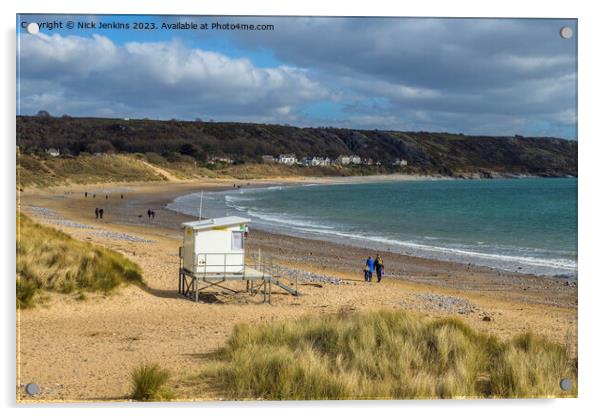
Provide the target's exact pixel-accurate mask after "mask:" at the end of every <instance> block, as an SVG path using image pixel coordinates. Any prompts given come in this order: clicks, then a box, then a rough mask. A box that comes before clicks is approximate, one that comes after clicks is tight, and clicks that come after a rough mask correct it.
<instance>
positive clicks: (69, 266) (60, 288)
mask: <svg viewBox="0 0 602 416" xmlns="http://www.w3.org/2000/svg"><path fill="white" fill-rule="evenodd" d="M127 282H135V283H141V282H142V275H141V272H140V268H139V267H138V265H136V264H135V263H133V262H132V261H130V260H128V259H127V258H125V257H124V256H123V255H121V254H120V253H117V252H115V251H112V250H109V249H106V248H103V247H99V246H95V245H92V244H90V243H86V242H82V241H79V240H75V239H73V238H71V237H70V236H68V235H67V234H65V233H63V232H61V231H59V230H56V229H54V228H51V227H46V226H43V225H40V224H37V223H35V222H34V221H32V220H31V219H29V218H28V217H27V216H25V215H23V214H19V216H18V217H17V307H20V308H28V307H32V306H34V305H35V303H36V300H37V299H38V293H39V291H40V290H48V291H54V292H60V293H72V292H76V291H77V292H79V293H80V298H82V299H83V298H84V297H85V295H83V292H84V291H89V292H102V293H109V292H111V291H112V290H113V289H115V288H116V287H117V286H119V285H120V284H122V283H127ZM82 295H83V296H82Z"/></svg>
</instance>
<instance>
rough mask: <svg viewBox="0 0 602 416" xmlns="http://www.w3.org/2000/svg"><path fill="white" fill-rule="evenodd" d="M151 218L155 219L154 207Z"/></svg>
mask: <svg viewBox="0 0 602 416" xmlns="http://www.w3.org/2000/svg"><path fill="white" fill-rule="evenodd" d="M151 218H152V219H153V220H154V219H155V210H154V209H152V210H151Z"/></svg>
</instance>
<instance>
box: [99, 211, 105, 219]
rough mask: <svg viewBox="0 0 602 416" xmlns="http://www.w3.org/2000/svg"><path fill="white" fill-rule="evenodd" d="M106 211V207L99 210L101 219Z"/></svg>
mask: <svg viewBox="0 0 602 416" xmlns="http://www.w3.org/2000/svg"><path fill="white" fill-rule="evenodd" d="M104 213H105V210H104V209H102V208H101V209H99V210H98V215H100V219H101V220H102V216H103V214H104Z"/></svg>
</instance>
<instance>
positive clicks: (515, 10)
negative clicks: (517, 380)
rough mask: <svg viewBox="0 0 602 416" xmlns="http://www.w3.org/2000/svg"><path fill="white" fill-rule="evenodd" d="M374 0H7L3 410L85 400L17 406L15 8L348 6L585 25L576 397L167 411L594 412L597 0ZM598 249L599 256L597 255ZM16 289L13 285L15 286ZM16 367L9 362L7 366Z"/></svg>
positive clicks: (75, 411) (151, 10) (67, 410)
mask: <svg viewBox="0 0 602 416" xmlns="http://www.w3.org/2000/svg"><path fill="white" fill-rule="evenodd" d="M393 3H394V2H392V1H386V0H370V1H367V2H366V1H364V2H351V1H349V0H348V1H324V0H304V1H297V2H296V3H293V2H286V1H284V0H271V1H270V0H254V1H250V0H233V1H228V2H225V1H223V0H222V1H219V0H204V1H200V0H199V1H196V2H193V1H192V0H165V1H156V2H142V1H125V0H119V1H115V0H87V1H82V2H74V1H68V0H54V1H52V2H48V1H40V0H38V1H35V0H20V1H18V3H17V2H16V1H14V2H13V3H12V4H7V2H2V3H1V6H0V7H1V8H2V13H1V15H0V16H1V17H0V19H1V20H2V30H3V35H4V36H3V37H2V38H3V42H2V48H3V54H2V58H3V59H2V62H3V65H2V68H1V71H2V82H3V88H2V91H4V92H5V94H4V97H3V99H2V100H1V101H0V106H1V111H0V115H1V117H2V127H3V129H2V131H3V133H4V136H3V137H2V140H1V143H2V149H1V153H0V157H1V158H2V161H3V162H4V163H2V166H4V168H5V169H4V173H3V175H2V178H3V180H2V181H1V183H2V191H1V193H0V195H3V196H4V197H5V198H3V200H4V201H3V202H2V203H1V204H0V214H1V217H2V219H3V221H4V225H5V227H4V230H5V232H4V235H3V238H2V240H1V244H2V250H0V253H1V256H2V261H1V264H2V266H3V269H4V271H5V273H3V282H4V286H3V289H4V290H3V291H2V294H3V302H2V314H3V319H2V332H1V334H2V361H3V365H2V367H1V368H2V369H4V371H2V376H1V383H2V384H1V388H0V392H1V394H2V399H3V405H4V407H7V408H8V411H7V412H6V413H5V414H13V413H16V414H30V413H38V412H44V413H45V414H50V415H54V414H56V415H80V414H81V413H82V408H81V407H82V406H81V405H79V406H78V405H52V406H45V407H42V408H40V407H36V406H28V407H22V406H19V407H16V408H15V402H14V388H15V387H14V380H15V378H14V374H15V373H14V368H15V358H14V351H15V347H14V331H15V321H14V310H15V309H14V292H13V290H14V289H13V288H14V286H13V283H12V282H13V280H12V276H13V273H14V270H15V267H14V266H15V263H14V253H15V239H14V236H15V225H14V218H15V161H14V155H15V142H14V140H15V139H14V137H15V136H14V132H15V117H14V114H15V65H14V63H15V14H16V13H17V12H21V13H70V14H73V13H84V14H88V13H108V14H112V13H115V14H117V13H130V14H138V13H147V14H215V15H227V14H231V15H235V14H236V15H241V14H245V15H263V14H267V15H345V16H386V15H390V16H456V17H484V16H486V17H559V18H578V19H579V24H578V30H579V32H580V33H579V87H580V88H579V110H580V111H579V142H580V143H579V165H580V169H579V173H580V175H579V176H580V177H579V276H580V279H579V286H580V290H579V318H580V320H579V361H580V363H581V366H580V372H579V396H580V397H579V399H565V400H498V401H437V402H429V401H427V402H418V401H406V402H378V403H375V402H308V403H292V404H290V403H236V404H231V403H228V404H226V403H198V404H179V405H177V404H173V405H169V406H168V407H169V408H170V410H168V411H170V412H173V413H179V414H195V415H197V416H198V414H199V412H203V413H205V414H207V413H210V414H212V415H213V414H241V413H243V412H244V414H245V415H259V414H260V415H262V416H266V415H282V414H283V413H284V412H286V414H287V415H304V416H306V415H307V413H308V412H311V413H315V414H327V413H333V412H337V413H339V412H340V413H345V414H347V415H356V414H364V413H366V412H369V411H371V410H372V409H373V408H374V409H375V410H376V411H377V412H379V414H396V415H398V414H400V413H402V412H403V413H417V412H420V414H421V415H422V414H425V415H429V414H438V415H441V414H442V413H444V414H445V415H446V416H447V415H448V414H462V415H471V414H477V415H481V416H482V415H483V413H484V412H486V413H487V415H488V416H489V415H498V414H500V415H502V414H503V415H507V414H508V413H516V412H519V413H523V412H526V411H528V412H536V413H541V412H545V413H546V414H548V415H555V414H562V415H566V414H568V413H571V414H582V413H583V414H588V413H593V409H595V408H597V407H599V406H597V405H599V404H600V400H599V397H600V396H601V395H600V394H599V393H598V391H597V389H598V388H599V387H600V386H601V383H600V381H599V380H600V378H601V376H602V374H601V373H600V370H601V368H600V362H601V361H602V360H601V359H600V354H601V353H600V346H601V344H602V343H601V342H600V341H601V338H602V336H601V335H600V332H601V331H600V327H601V325H600V321H599V316H600V307H601V306H602V305H601V303H600V301H599V300H598V296H600V295H599V294H602V290H601V283H600V282H601V281H602V274H601V273H600V272H599V268H597V267H596V266H597V264H596V257H597V256H596V255H597V254H598V253H597V251H598V247H597V245H596V243H597V240H598V239H597V238H596V236H598V235H599V233H600V231H601V230H600V215H599V214H598V212H597V211H599V210H598V209H597V208H598V206H597V204H596V203H597V202H598V195H599V194H600V189H601V188H602V187H601V185H600V183H599V179H600V171H599V169H600V164H599V163H597V162H598V160H599V159H600V158H601V157H602V151H601V150H602V149H601V148H602V146H601V145H600V143H601V141H602V134H601V129H600V123H601V122H602V120H600V115H599V113H600V110H599V107H598V101H599V94H600V92H602V88H600V81H599V76H600V74H602V68H601V65H600V54H599V50H600V45H599V41H600V40H602V36H601V35H602V33H601V29H600V27H602V25H600V17H601V16H600V14H599V13H596V9H595V7H594V6H592V4H595V3H594V2H588V3H589V5H586V2H581V3H577V2H570V1H555V0H553V1H550V0H549V1H546V2H539V3H538V4H534V2H532V3H529V2H526V1H525V0H505V1H498V2H496V3H492V2H486V1H470V0H453V1H444V0H442V1H435V0H420V1H412V2H404V3H401V2H399V3H398V4H393ZM598 257H599V256H598ZM11 292H12V293H11ZM11 369H12V371H11ZM112 407H113V406H108V405H105V406H90V405H88V406H85V412H86V413H89V414H90V415H94V414H101V413H104V412H106V411H107V410H109V408H110V410H109V411H110V412H111V413H113V414H140V413H142V412H143V413H144V414H145V415H159V414H161V415H162V414H164V413H165V411H166V409H165V408H161V407H162V406H161V405H150V406H141V405H137V406H136V408H131V407H129V408H128V407H127V406H120V407H117V408H112Z"/></svg>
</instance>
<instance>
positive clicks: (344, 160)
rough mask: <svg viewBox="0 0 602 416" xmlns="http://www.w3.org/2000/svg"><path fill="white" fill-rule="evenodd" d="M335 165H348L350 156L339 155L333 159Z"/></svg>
mask: <svg viewBox="0 0 602 416" xmlns="http://www.w3.org/2000/svg"><path fill="white" fill-rule="evenodd" d="M334 162H335V163H336V164H337V165H343V166H346V165H349V164H350V163H351V156H347V155H339V157H337V158H336V159H335V161H334Z"/></svg>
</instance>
